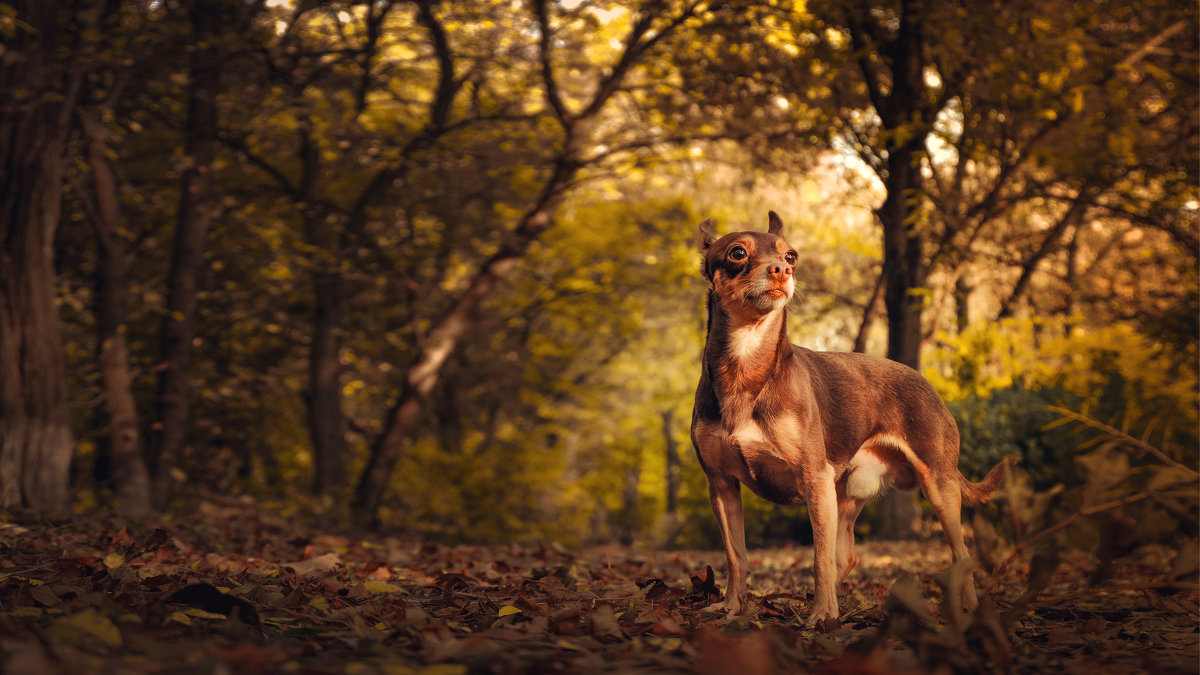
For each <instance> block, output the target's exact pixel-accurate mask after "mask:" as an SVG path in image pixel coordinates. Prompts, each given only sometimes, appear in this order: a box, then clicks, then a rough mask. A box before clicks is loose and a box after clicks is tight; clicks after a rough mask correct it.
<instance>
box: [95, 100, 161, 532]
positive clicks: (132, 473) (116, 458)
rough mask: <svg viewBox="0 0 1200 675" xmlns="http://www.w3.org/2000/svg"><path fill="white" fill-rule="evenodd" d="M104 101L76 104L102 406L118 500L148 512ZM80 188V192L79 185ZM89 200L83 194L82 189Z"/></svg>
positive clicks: (134, 511) (124, 259)
mask: <svg viewBox="0 0 1200 675" xmlns="http://www.w3.org/2000/svg"><path fill="white" fill-rule="evenodd" d="M108 109H109V106H107V105H101V106H80V107H79V109H78V110H77V117H78V120H79V128H80V131H81V132H82V133H81V135H82V137H83V146H84V152H85V156H86V158H87V164H88V171H89V173H90V174H91V179H92V190H91V195H92V199H91V203H90V204H89V208H88V215H89V220H91V223H92V230H93V232H94V233H95V235H96V248H97V252H98V253H99V256H98V258H99V259H98V260H97V263H96V265H97V269H96V348H97V353H98V357H99V361H100V376H101V380H102V386H103V393H102V394H101V396H102V397H103V400H104V408H105V411H106V412H107V413H108V444H109V447H108V455H109V462H108V466H109V473H110V475H111V478H112V482H113V485H114V488H115V490H116V493H117V498H118V501H119V505H120V507H121V509H122V510H123V511H125V512H126V513H129V514H131V515H135V516H139V515H145V514H146V513H148V512H149V511H150V507H151V502H150V476H149V472H148V471H147V469H146V461H145V456H144V454H143V449H142V444H141V433H140V428H139V425H138V412H137V402H136V401H135V400H134V395H133V370H132V368H131V366H130V359H129V339H128V334H127V333H128V315H129V309H128V305H129V263H128V254H127V253H126V250H125V248H126V244H125V241H124V239H123V238H122V237H121V235H120V231H121V207H120V198H119V196H118V189H117V178H116V174H115V172H114V170H113V166H112V163H111V161H110V159H109V156H108V155H109V140H108V135H109V134H108V127H107V125H106V123H105V120H104V119H103V115H104V113H105V112H106V111H107V110H108ZM80 192H83V191H82V190H81V191H80ZM80 198H81V199H83V200H87V195H86V193H85V194H81V196H80Z"/></svg>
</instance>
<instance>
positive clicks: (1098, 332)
mask: <svg viewBox="0 0 1200 675" xmlns="http://www.w3.org/2000/svg"><path fill="white" fill-rule="evenodd" d="M927 363H928V364H929V365H928V366H927V368H926V371H925V375H926V377H927V378H928V379H929V380H930V382H932V383H933V384H934V387H935V388H936V389H938V392H939V393H940V394H941V395H942V396H943V398H944V399H945V400H946V401H948V405H949V407H950V410H951V412H953V413H954V416H955V418H956V420H957V421H958V424H959V431H960V434H961V437H962V467H963V470H964V471H965V472H967V473H968V474H969V475H970V474H972V473H973V474H974V475H976V476H978V475H981V474H982V473H983V472H984V471H986V469H987V468H988V467H990V466H992V465H994V464H995V462H996V461H998V460H999V459H1000V458H1001V457H1003V456H1005V455H1009V454H1012V455H1017V456H1020V457H1022V466H1023V469H1024V470H1025V471H1026V472H1028V473H1029V475H1030V476H1031V478H1032V479H1033V481H1034V484H1035V486H1037V487H1038V488H1039V489H1047V488H1049V487H1051V486H1052V485H1054V484H1055V483H1066V484H1067V485H1076V484H1078V482H1079V480H1080V478H1079V477H1078V476H1077V475H1076V472H1075V465H1074V459H1075V457H1076V456H1077V454H1078V453H1077V446H1078V445H1079V442H1080V441H1079V438H1078V437H1077V436H1075V435H1072V434H1068V433H1067V432H1066V430H1065V429H1063V428H1061V427H1058V426H1053V425H1052V423H1053V422H1055V420H1057V419H1058V417H1059V416H1058V415H1057V414H1055V413H1054V412H1051V410H1050V409H1049V407H1050V406H1059V407H1063V408H1066V409H1071V410H1082V411H1084V413H1085V414H1088V415H1091V416H1093V417H1095V418H1098V419H1102V420H1112V421H1113V423H1114V424H1115V425H1117V426H1118V427H1119V428H1122V429H1125V430H1128V431H1129V432H1130V433H1135V434H1144V435H1146V437H1148V438H1149V437H1151V436H1153V437H1155V438H1157V439H1158V442H1160V443H1161V445H1162V447H1163V448H1164V449H1165V450H1166V451H1167V452H1170V453H1172V454H1173V456H1176V457H1177V458H1178V459H1179V460H1180V461H1190V462H1195V461H1196V452H1197V442H1198V439H1197V429H1198V424H1200V422H1198V410H1197V378H1196V371H1195V369H1194V368H1192V367H1189V364H1192V363H1194V362H1193V360H1192V358H1191V357H1190V356H1189V355H1188V354H1187V353H1186V352H1184V353H1180V352H1179V351H1178V350H1176V349H1173V348H1172V347H1170V346H1167V345H1163V344H1161V343H1158V342H1156V341H1155V340H1152V339H1150V338H1148V337H1146V336H1144V335H1141V334H1139V333H1138V332H1136V331H1135V330H1134V329H1133V328H1132V327H1131V326H1129V325H1127V324H1114V325H1112V326H1108V327H1104V328H1099V329H1093V330H1088V329H1083V328H1073V327H1071V325H1070V323H1069V322H1064V321H1055V320H1049V319H1038V320H1034V319H1024V320H1008V321H1002V322H999V323H986V324H978V325H975V326H972V327H971V328H969V329H967V330H966V331H964V332H963V333H962V334H960V335H958V336H955V337H944V339H943V340H942V343H941V346H940V347H939V348H938V349H937V350H935V351H934V352H933V354H931V356H930V357H929V358H928V360H927Z"/></svg>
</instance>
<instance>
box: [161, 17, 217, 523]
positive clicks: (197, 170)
mask: <svg viewBox="0 0 1200 675" xmlns="http://www.w3.org/2000/svg"><path fill="white" fill-rule="evenodd" d="M219 10H220V3H219V2H213V1H212V0H195V2H194V4H193V5H192V8H191V25H192V40H191V44H192V52H191V55H190V63H189V66H188V77H189V83H188V85H189V86H188V93H189V95H188V114H187V126H186V132H185V133H186V137H185V140H184V143H185V146H186V151H187V168H186V169H185V170H184V172H183V179H182V184H181V187H180V196H179V208H178V216H177V221H176V231H175V243H174V250H173V254H172V259H171V270H170V273H169V278H168V282H167V283H168V286H167V314H166V316H165V317H164V318H163V326H162V362H161V365H160V367H161V369H162V371H161V375H160V377H159V381H158V414H159V429H158V436H157V438H156V442H155V446H154V452H153V486H152V496H153V501H154V504H155V505H157V506H159V507H162V506H163V505H164V504H165V503H166V501H167V496H168V492H169V490H170V487H171V474H172V471H173V469H175V467H176V466H177V465H178V463H179V458H180V457H181V456H182V455H183V450H184V448H185V447H186V445H187V435H188V424H189V421H190V408H191V374H190V372H189V371H190V366H191V360H192V351H193V345H192V342H193V340H194V339H195V334H196V291H197V288H198V286H199V279H200V268H201V266H202V265H203V263H204V243H205V239H206V237H207V234H208V226H209V224H210V223H211V222H212V218H213V210H214V207H213V200H212V195H211V190H212V163H213V156H214V146H215V142H216V136H217V92H218V85H219V77H220V76H219V70H218V66H219V63H218V53H217V49H216V48H215V47H214V45H213V41H214V40H216V39H218V33H219V31H220V28H221V20H220V12H219Z"/></svg>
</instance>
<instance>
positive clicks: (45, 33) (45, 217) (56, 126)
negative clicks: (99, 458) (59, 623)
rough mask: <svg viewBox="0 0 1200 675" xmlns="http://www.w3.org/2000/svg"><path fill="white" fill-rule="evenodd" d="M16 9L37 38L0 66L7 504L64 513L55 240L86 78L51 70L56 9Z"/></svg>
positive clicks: (2, 428)
mask: <svg viewBox="0 0 1200 675" xmlns="http://www.w3.org/2000/svg"><path fill="white" fill-rule="evenodd" d="M15 9H16V11H17V16H18V18H19V19H20V20H21V21H22V22H24V23H26V24H28V25H29V26H30V27H31V30H26V29H24V28H21V27H18V28H17V29H16V32H17V36H16V38H15V39H13V40H11V41H9V42H8V43H7V44H6V47H7V51H8V52H9V53H13V54H20V56H21V57H22V58H21V59H12V60H9V59H6V60H4V61H3V65H0V98H3V100H4V101H5V104H4V108H3V112H0V270H2V273H0V506H3V507H4V508H21V509H29V510H33V511H40V512H61V511H65V510H67V508H68V507H69V504H70V495H69V492H68V487H69V478H70V466H71V455H72V451H73V448H74V444H75V441H74V437H73V435H72V433H71V416H70V409H69V407H68V399H67V369H66V362H65V359H64V356H63V345H62V333H61V328H60V326H59V319H58V310H57V308H56V306H55V272H54V232H55V229H56V228H57V226H58V221H59V214H60V211H59V209H60V208H61V202H62V180H63V165H64V158H63V151H64V147H65V143H66V135H67V129H68V121H69V119H70V111H71V108H72V107H73V105H74V99H75V96H76V93H77V92H78V87H79V77H78V75H75V76H74V77H73V78H72V80H71V82H70V83H68V82H66V80H67V79H68V78H66V77H64V76H63V69H62V68H61V67H60V66H61V64H56V63H53V62H52V59H53V58H54V53H55V48H56V44H55V42H56V41H57V39H58V37H59V34H60V33H59V31H58V30H57V27H56V26H55V25H54V20H55V18H56V14H57V13H58V11H59V7H58V3H57V2H54V1H52V0H36V1H35V0H29V1H26V2H18V3H16V4H15ZM51 94H56V95H55V96H51ZM64 94H65V95H64Z"/></svg>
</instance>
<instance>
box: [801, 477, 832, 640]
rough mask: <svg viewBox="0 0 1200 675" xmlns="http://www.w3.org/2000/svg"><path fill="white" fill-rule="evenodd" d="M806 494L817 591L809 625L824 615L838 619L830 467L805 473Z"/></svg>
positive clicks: (822, 618)
mask: <svg viewBox="0 0 1200 675" xmlns="http://www.w3.org/2000/svg"><path fill="white" fill-rule="evenodd" d="M804 489H805V492H806V494H807V497H808V519H809V521H810V522H811V523H812V528H813V549H814V553H813V577H814V581H815V584H816V593H815V597H814V598H813V609H812V614H810V615H809V616H808V621H807V623H808V625H810V626H811V625H813V624H815V623H817V622H818V621H821V620H824V619H825V618H831V619H837V618H838V602H837V580H838V570H837V526H838V503H837V488H836V486H835V482H834V471H833V467H832V466H830V465H829V464H827V463H825V462H821V465H820V466H819V467H813V468H812V469H810V470H806V471H805V472H804Z"/></svg>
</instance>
